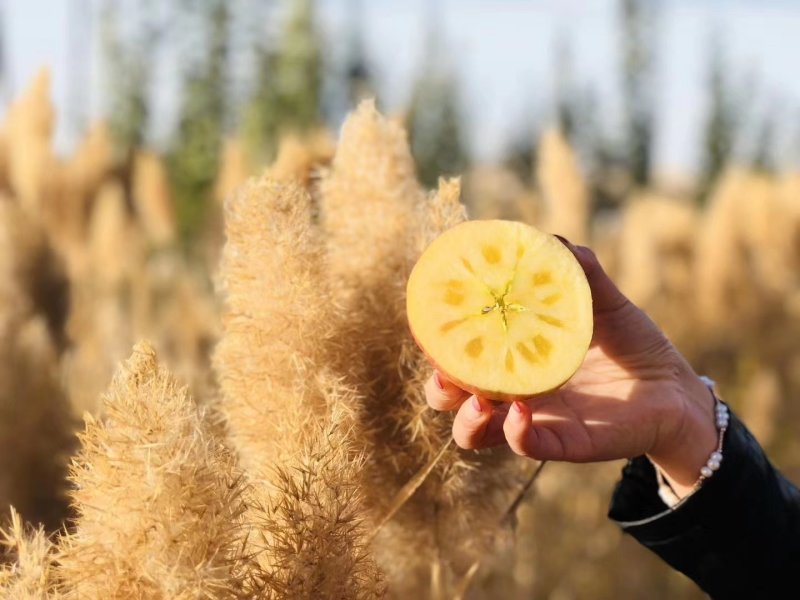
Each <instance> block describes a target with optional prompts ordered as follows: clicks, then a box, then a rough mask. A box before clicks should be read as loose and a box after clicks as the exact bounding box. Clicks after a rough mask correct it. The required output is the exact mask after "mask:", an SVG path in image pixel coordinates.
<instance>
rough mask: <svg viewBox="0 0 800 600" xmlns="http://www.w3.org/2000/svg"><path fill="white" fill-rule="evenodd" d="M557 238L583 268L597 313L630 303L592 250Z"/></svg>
mask: <svg viewBox="0 0 800 600" xmlns="http://www.w3.org/2000/svg"><path fill="white" fill-rule="evenodd" d="M555 237H557V238H558V239H559V240H560V241H561V243H562V244H564V245H565V246H566V247H567V248H568V249H569V251H570V252H572V254H573V255H574V256H575V258H576V259H577V260H578V263H579V264H580V265H581V267H582V268H583V272H584V273H585V274H586V279H587V280H588V282H589V287H590V288H591V290H592V302H593V303H594V311H595V312H613V311H616V310H619V309H621V308H622V307H624V306H625V305H626V304H629V303H630V300H628V298H627V297H626V296H625V294H623V293H622V292H620V291H619V288H618V287H617V286H616V284H615V283H614V282H613V281H611V278H610V277H609V276H608V275H606V272H605V271H604V270H603V267H602V265H601V264H600V261H599V260H597V256H596V255H595V253H594V252H593V251H592V250H591V249H590V248H587V247H586V246H576V245H574V244H572V243H571V242H569V241H567V240H566V239H564V238H563V237H561V236H560V235H556V236H555Z"/></svg>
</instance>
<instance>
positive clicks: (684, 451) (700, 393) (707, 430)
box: [647, 365, 719, 498]
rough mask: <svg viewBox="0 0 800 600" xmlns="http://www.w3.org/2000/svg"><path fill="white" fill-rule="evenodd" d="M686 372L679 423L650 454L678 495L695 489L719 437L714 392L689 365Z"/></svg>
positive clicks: (679, 406) (679, 405) (649, 456)
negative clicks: (666, 438)
mask: <svg viewBox="0 0 800 600" xmlns="http://www.w3.org/2000/svg"><path fill="white" fill-rule="evenodd" d="M684 371H685V373H684V374H683V375H682V377H681V379H680V389H681V393H682V398H681V400H682V401H681V402H680V403H678V406H677V408H678V411H679V415H678V417H677V421H678V426H677V427H676V428H675V431H674V434H673V435H672V436H670V438H669V439H668V440H667V441H666V442H665V443H662V444H661V445H660V446H659V447H657V448H654V449H653V450H652V451H651V452H648V453H647V456H648V458H649V459H650V461H651V462H652V463H653V464H654V465H655V466H656V467H657V468H658V469H659V470H660V471H661V473H662V474H663V475H664V477H665V478H666V479H667V481H668V482H669V484H670V486H671V487H672V489H673V491H674V492H675V494H676V496H677V497H678V498H683V497H685V496H686V495H688V494H689V493H690V492H691V491H692V490H693V489H694V487H695V484H696V483H697V481H698V477H699V475H700V469H701V468H703V466H705V464H706V462H707V461H708V458H709V455H710V454H711V453H712V452H713V451H714V450H715V449H716V447H717V444H718V440H719V432H718V430H717V428H716V419H715V410H714V406H715V400H714V395H713V394H712V392H711V390H709V388H708V387H707V386H706V384H705V383H704V382H703V381H702V380H701V379H700V377H698V376H697V374H695V373H694V371H692V370H691V368H689V367H688V365H686V368H685V369H684Z"/></svg>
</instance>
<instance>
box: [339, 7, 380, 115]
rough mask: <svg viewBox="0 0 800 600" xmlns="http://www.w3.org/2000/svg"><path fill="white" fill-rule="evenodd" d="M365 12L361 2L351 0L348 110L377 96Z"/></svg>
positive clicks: (347, 81)
mask: <svg viewBox="0 0 800 600" xmlns="http://www.w3.org/2000/svg"><path fill="white" fill-rule="evenodd" d="M363 12H364V6H363V3H362V1H361V0H350V16H349V25H350V27H349V32H348V38H347V56H346V58H345V81H346V85H347V104H348V110H351V109H352V108H354V107H355V106H357V105H358V103H359V102H360V101H361V100H363V99H364V98H369V97H372V96H374V94H375V91H374V84H373V76H372V71H371V69H370V67H369V61H368V59H367V52H366V48H365V47H364V21H363Z"/></svg>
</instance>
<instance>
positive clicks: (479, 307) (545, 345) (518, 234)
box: [406, 220, 593, 401]
mask: <svg viewBox="0 0 800 600" xmlns="http://www.w3.org/2000/svg"><path fill="white" fill-rule="evenodd" d="M406 312H407V315H408V322H409V326H410V328H411V332H412V334H413V336H414V339H415V340H416V342H417V344H418V345H419V346H420V348H421V349H422V351H423V352H424V353H425V355H426V356H427V357H428V359H429V360H430V361H431V363H432V364H433V365H434V366H435V367H436V368H438V369H439V370H440V371H442V373H443V374H444V375H445V376H446V377H447V378H448V379H450V380H451V381H453V382H454V383H455V384H457V385H459V386H461V387H462V388H463V389H466V390H468V391H470V392H472V393H474V394H479V395H481V396H483V397H486V398H490V399H493V400H503V401H514V400H518V399H523V398H529V397H531V396H536V395H538V394H542V393H545V392H548V391H551V390H553V389H555V388H557V387H559V386H560V385H562V384H563V383H564V382H566V381H567V380H568V379H569V378H570V377H571V376H572V375H573V374H574V373H575V371H576V370H577V369H578V367H579V366H580V365H581V363H582V362H583V358H584V356H585V355H586V351H587V349H588V348H589V343H590V342H591V339H592V328H593V319H592V295H591V291H590V289H589V284H588V282H587V281H586V276H585V274H584V272H583V269H582V268H581V266H580V264H578V261H577V260H576V259H575V257H574V256H573V255H572V253H571V252H570V251H569V250H568V249H567V248H566V247H564V245H563V244H562V243H561V242H559V241H558V240H557V239H556V238H554V237H553V236H552V235H549V234H547V233H544V232H542V231H539V230H537V229H535V228H533V227H530V226H528V225H525V224H523V223H518V222H514V221H500V220H491V221H467V222H465V223H462V224H460V225H457V226H455V227H453V228H452V229H449V230H447V231H446V232H444V233H443V234H442V235H440V236H439V237H438V238H436V239H435V240H434V241H433V242H432V243H431V244H430V245H429V246H428V248H426V250H425V252H423V254H422V256H421V257H420V258H419V260H418V261H417V264H416V265H415V266H414V269H413V270H412V272H411V275H410V277H409V280H408V287H407V296H406Z"/></svg>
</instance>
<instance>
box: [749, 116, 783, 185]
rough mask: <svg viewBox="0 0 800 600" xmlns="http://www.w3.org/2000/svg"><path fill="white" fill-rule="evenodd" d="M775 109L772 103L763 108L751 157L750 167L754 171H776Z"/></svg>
mask: <svg viewBox="0 0 800 600" xmlns="http://www.w3.org/2000/svg"><path fill="white" fill-rule="evenodd" d="M777 114H778V111H777V108H776V107H775V106H774V104H773V103H769V104H768V105H767V106H765V107H764V109H763V110H762V113H761V117H760V119H759V121H758V125H757V128H756V132H755V136H754V137H755V139H754V149H753V156H752V159H751V166H752V168H753V169H755V170H756V171H761V172H763V173H773V172H775V169H776V164H775V163H776V161H775V130H776V127H777V126H778V124H777V122H776V115H777Z"/></svg>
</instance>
